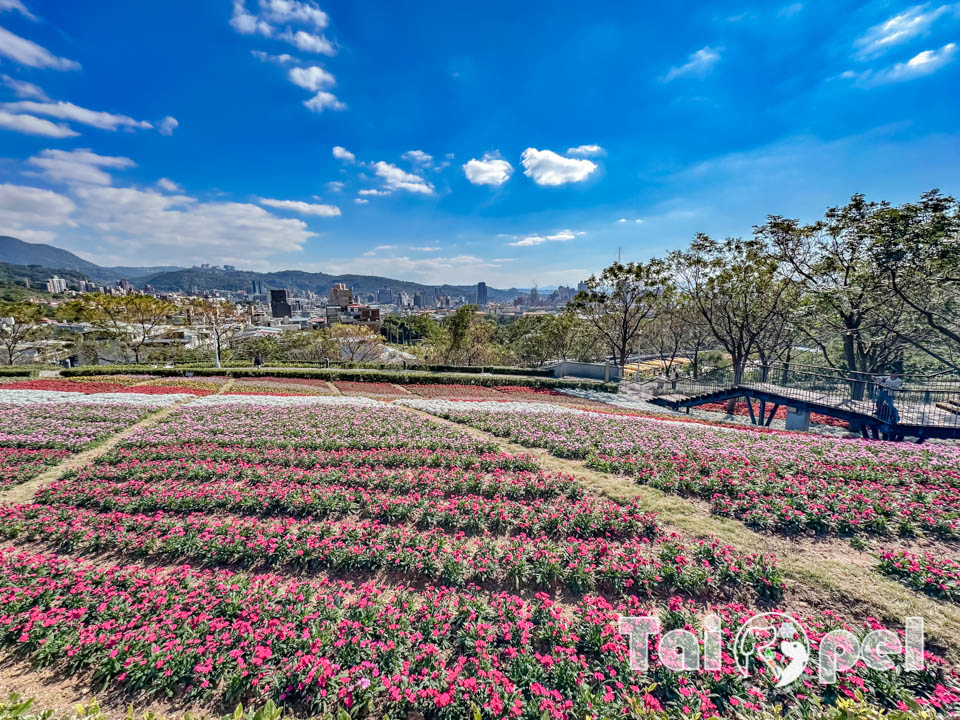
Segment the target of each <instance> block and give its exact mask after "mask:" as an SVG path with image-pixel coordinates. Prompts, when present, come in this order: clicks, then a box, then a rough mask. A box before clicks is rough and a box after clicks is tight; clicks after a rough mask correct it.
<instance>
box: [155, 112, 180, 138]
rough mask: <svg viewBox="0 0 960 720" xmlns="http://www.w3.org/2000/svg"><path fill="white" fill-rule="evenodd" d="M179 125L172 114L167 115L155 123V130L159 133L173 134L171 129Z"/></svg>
mask: <svg viewBox="0 0 960 720" xmlns="http://www.w3.org/2000/svg"><path fill="white" fill-rule="evenodd" d="M178 127H180V123H178V122H177V119H176V118H175V117H173V116H172V115H167V116H166V117H165V118H164V119H163V120H161V121H160V122H159V123H157V132H158V133H160V134H161V135H173V131H174V130H176V129H177V128H178Z"/></svg>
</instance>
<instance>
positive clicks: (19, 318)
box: [0, 302, 47, 365]
mask: <svg viewBox="0 0 960 720" xmlns="http://www.w3.org/2000/svg"><path fill="white" fill-rule="evenodd" d="M46 329H47V328H46V326H45V325H44V324H43V308H42V307H41V306H40V305H37V304H36V303H31V302H0V345H2V346H3V349H4V350H5V351H6V360H7V364H8V365H13V363H14V361H15V360H16V359H17V357H18V356H19V355H20V354H21V353H22V352H23V351H24V350H25V346H26V345H28V344H29V343H32V342H36V341H37V340H40V339H41V338H43V337H44V336H45V335H46Z"/></svg>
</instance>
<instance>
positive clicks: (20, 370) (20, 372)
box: [0, 365, 40, 378]
mask: <svg viewBox="0 0 960 720" xmlns="http://www.w3.org/2000/svg"><path fill="white" fill-rule="evenodd" d="M39 374H40V371H39V370H36V369H35V368H28V367H24V366H21V365H11V366H8V367H0V377H22V378H28V377H36V376H37V375H39Z"/></svg>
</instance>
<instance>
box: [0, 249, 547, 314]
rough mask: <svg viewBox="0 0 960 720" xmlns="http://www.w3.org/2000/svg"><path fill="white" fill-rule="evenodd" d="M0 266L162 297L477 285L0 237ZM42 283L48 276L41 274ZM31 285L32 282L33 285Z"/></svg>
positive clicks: (452, 290) (464, 289) (512, 292)
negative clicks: (162, 257)
mask: <svg viewBox="0 0 960 720" xmlns="http://www.w3.org/2000/svg"><path fill="white" fill-rule="evenodd" d="M0 263H9V264H14V265H18V266H24V267H28V266H40V267H43V268H52V269H53V270H56V272H57V273H58V274H60V275H62V276H64V277H67V278H68V279H69V277H70V276H68V275H67V274H66V273H67V271H72V272H74V273H83V275H85V276H86V277H88V278H89V279H91V280H93V281H94V282H98V283H104V284H112V283H114V282H116V281H117V280H120V279H121V278H126V279H127V280H130V281H131V283H132V284H133V285H134V286H135V287H138V288H142V287H144V286H145V285H150V286H151V287H153V288H155V289H157V290H161V291H168V292H173V291H178V290H179V291H183V292H190V291H192V290H193V289H194V288H196V289H197V290H199V291H207V290H228V291H238V290H249V289H250V283H251V281H252V280H255V279H256V280H261V281H262V282H263V284H264V287H265V288H268V289H269V288H287V289H290V290H296V291H300V292H304V291H307V290H310V291H312V292H315V293H318V294H321V295H325V294H327V293H328V292H329V291H330V288H331V286H333V285H334V284H335V283H344V284H346V285H347V286H348V287H351V288H353V290H354V292H355V293H357V294H360V295H366V294H368V293H376V292H377V291H378V290H380V289H382V288H389V289H390V290H391V291H393V292H401V291H402V292H406V293H408V294H410V295H413V294H415V293H418V292H419V293H426V294H429V295H433V294H434V293H435V292H436V290H437V288H439V291H440V294H441V295H455V296H456V295H463V296H468V295H471V294H473V293H475V292H476V290H477V288H476V285H440V286H437V285H423V284H421V283H415V282H410V281H407V280H395V279H393V278H386V277H381V276H379V275H328V274H326V273H313V272H304V271H302V270H281V271H279V272H272V273H258V272H253V271H249V270H201V269H200V268H186V269H185V268H180V267H177V266H173V265H171V266H161V267H139V268H138V267H101V266H100V265H97V264H95V263H92V262H90V261H89V260H84V259H83V258H81V257H79V256H78V255H74V254H73V253H72V252H69V251H68V250H63V249H61V248H58V247H54V246H53V245H44V244H43V243H28V242H23V241H22V240H18V239H17V238H14V237H10V236H0ZM45 272H46V274H45V275H44V277H43V281H44V282H45V281H46V279H47V278H48V277H50V275H51V274H52V272H51V271H50V270H46V271H45ZM31 281H32V280H31ZM527 292H528V291H527V290H525V289H517V288H510V289H508V290H498V289H497V288H488V293H489V297H490V299H491V300H512V299H513V298H515V297H516V296H517V295H523V294H526V293H527Z"/></svg>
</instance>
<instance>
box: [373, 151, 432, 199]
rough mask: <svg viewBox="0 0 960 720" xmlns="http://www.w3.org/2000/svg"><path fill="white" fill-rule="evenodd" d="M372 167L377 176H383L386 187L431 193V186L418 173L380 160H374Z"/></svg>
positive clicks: (425, 193)
mask: <svg viewBox="0 0 960 720" xmlns="http://www.w3.org/2000/svg"><path fill="white" fill-rule="evenodd" d="M372 167H373V170H374V172H375V173H376V174H377V176H378V177H381V178H383V180H384V182H385V183H386V184H387V187H388V188H390V189H391V190H407V191H409V192H414V193H423V194H424V195H432V194H433V186H432V185H431V184H430V183H428V182H427V181H426V180H424V179H423V178H422V177H420V176H419V175H414V174H412V173H408V172H405V171H404V170H401V169H400V168H398V167H397V166H396V165H391V164H390V163H387V162H383V161H382V160H380V161H379V162H375V163H374V164H373V165H372Z"/></svg>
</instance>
